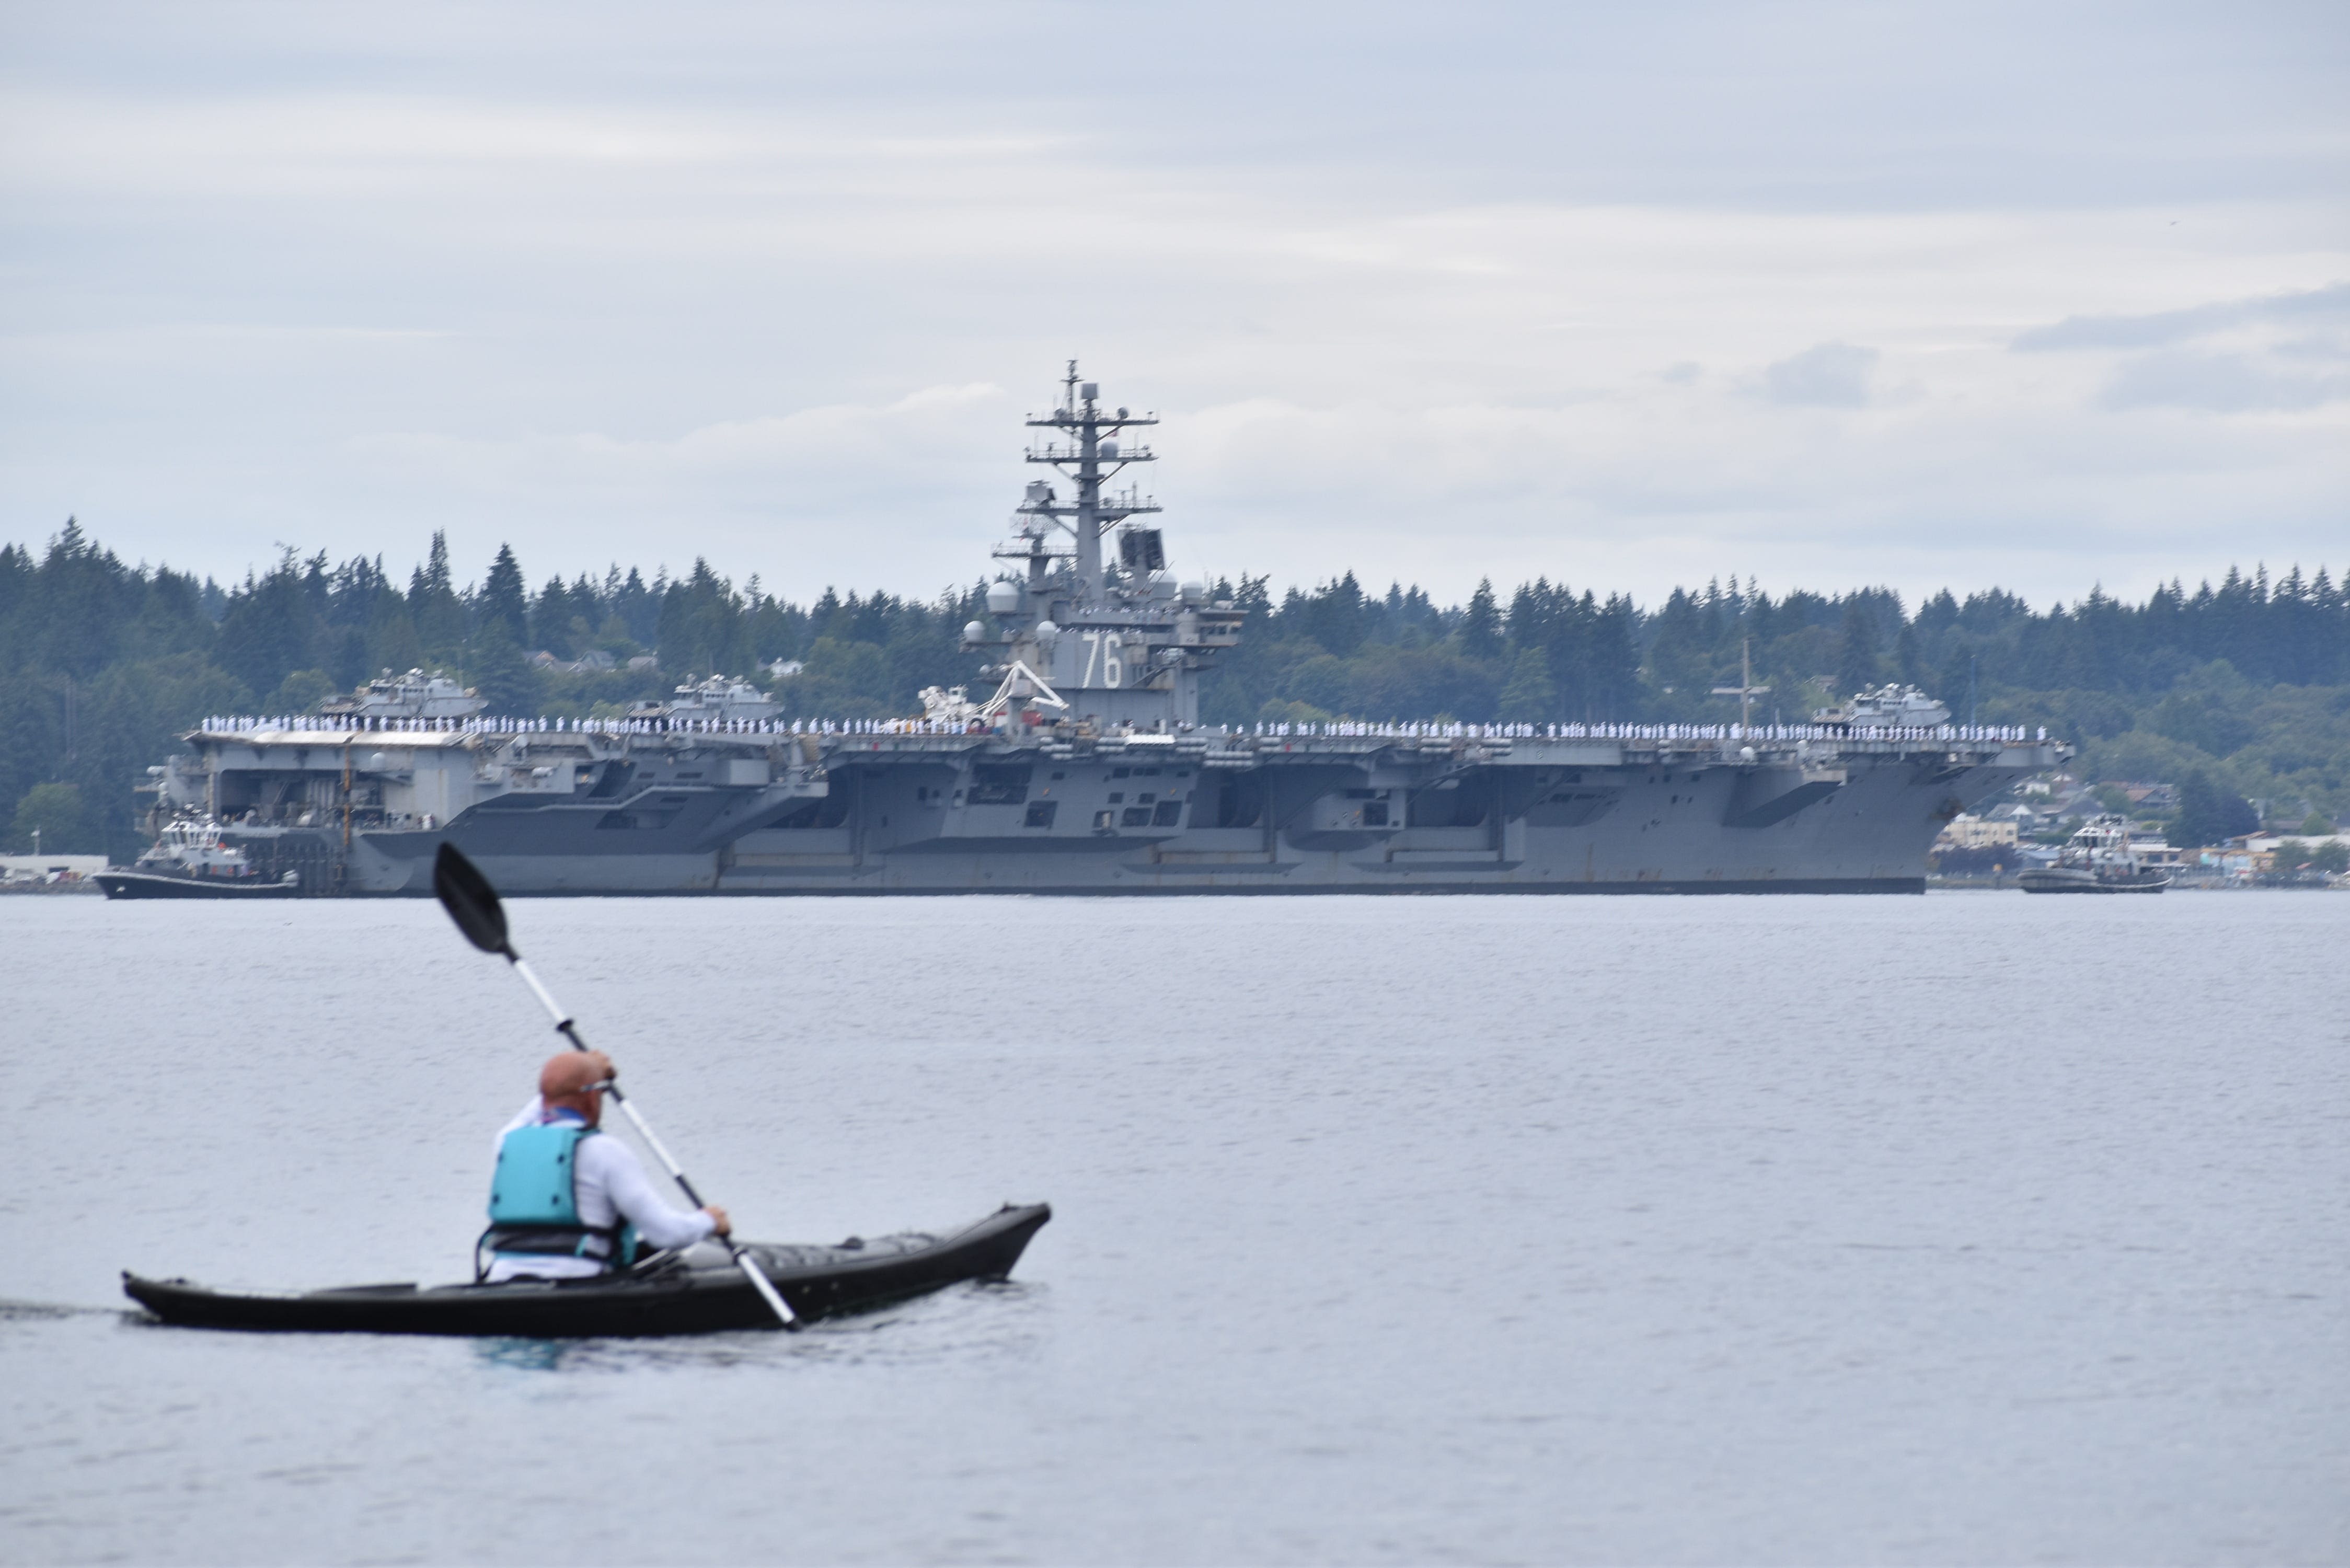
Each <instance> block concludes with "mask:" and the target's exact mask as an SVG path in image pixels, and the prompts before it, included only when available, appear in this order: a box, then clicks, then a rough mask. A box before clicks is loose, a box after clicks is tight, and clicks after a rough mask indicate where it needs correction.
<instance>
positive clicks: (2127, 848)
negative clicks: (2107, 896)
mask: <svg viewBox="0 0 2350 1568" xmlns="http://www.w3.org/2000/svg"><path fill="white" fill-rule="evenodd" d="M2129 826H2130V825H2129V818H2127V817H2126V816H2118V815H2114V814H2112V813H2110V812H2108V813H2106V814H2104V815H2098V816H2093V817H2091V818H2090V819H2089V820H2088V821H2087V822H2085V823H2083V824H2082V825H2081V830H2080V831H2079V832H2078V833H2075V834H2074V835H2073V836H2072V837H2071V838H2070V839H2069V840H2067V841H2066V842H2065V845H2064V850H2063V852H2062V853H2061V854H2059V855H2058V856H2057V857H2056V863H2055V864H2054V865H2053V866H2035V867H2033V868H2031V869H2030V870H2028V871H2025V872H2023V873H2022V875H2020V876H2019V877H2016V881H2017V882H2019V883H2020V884H2022V888H2023V890H2024V891H2025V892H2027V893H2159V892H2161V891H2162V890H2163V889H2164V888H2168V887H2169V886H2170V874H2169V873H2168V872H2167V871H2161V870H2158V869H2156V868H2155V867H2151V866H2148V865H2147V863H2146V862H2145V860H2144V859H2143V858H2142V857H2140V856H2139V854H2138V852H2137V846H2136V845H2134V844H2133V843H2131V842H2130V831H2129Z"/></svg>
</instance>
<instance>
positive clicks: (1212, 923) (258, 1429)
mask: <svg viewBox="0 0 2350 1568" xmlns="http://www.w3.org/2000/svg"><path fill="white" fill-rule="evenodd" d="M514 914H515V921H516V931H517V940H518V941H519V942H520V943H521V944H522V946H523V948H524V950H525V952H527V953H529V954H530V955H531V956H532V957H533V958H534V959H535V960H536V961H537V962H538V964H539V966H540V967H541V968H542V969H543V971H545V972H546V975H547V977H548V979H549V981H551V982H552V983H553V984H554V985H555V988H556V992H557V994H559V995H561V996H563V997H564V998H565V999H566V1001H567V1004H568V1005H570V1006H571V1007H573V1008H574V1009H576V1010H577V1012H578V1014H579V1016H580V1018H581V1020H582V1021H583V1025H584V1026H585V1027H586V1028H587V1031H588V1033H589V1036H590V1038H591V1039H593V1040H595V1041H597V1042H598V1043H599V1044H608V1045H609V1046H610V1047H611V1048H612V1050H613V1051H614V1053H615V1054H616V1055H618V1056H619V1059H620V1061H621V1064H622V1066H623V1069H624V1075H625V1078H626V1081H627V1082H628V1083H629V1086H630V1088H631V1090H632V1091H633V1093H634V1095H635V1096H636V1097H637V1100H638V1103H639V1105H640V1106H641V1107H642V1108H643V1109H644V1110H645V1111H646V1112H647V1114H648V1115H649V1116H650V1118H651V1119H652V1121H653V1124H654V1126H655V1127H657V1128H658V1129H659V1130H660V1131H661V1133H662V1134H663V1136H664V1137H666V1138H667V1139H668V1141H669V1142H670V1143H671V1144H672V1146H674V1147H676V1148H677V1149H678V1150H679V1151H680V1152H681V1156H682V1157H683V1158H685V1160H686V1163H687V1166H688V1168H689V1169H691V1170H692V1171H693V1173H694V1174H695V1176H696V1178H697V1179H699V1180H700V1181H701V1182H702V1184H703V1186H704V1188H705V1189H706V1190H708V1191H709V1192H710V1193H711V1194H712V1196H713V1197H715V1198H717V1199H719V1200H721V1201H723V1202H726V1203H728V1204H730V1205H731V1206H732V1207H733V1210H734V1211H735V1214H736V1216H737V1219H738V1221H739V1222H740V1223H741V1225H742V1227H743V1231H745V1233H747V1234H750V1235H754V1236H760V1237H768V1238H774V1239H778V1240H834V1239H837V1238H838V1237H841V1236H844V1235H847V1234H849V1233H851V1232H864V1233H868V1234H870V1233H874V1232H877V1231H887V1230H890V1229H895V1228H899V1227H904V1226H910V1225H922V1226H938V1225H945V1224H951V1223H954V1222H957V1221H961V1220H967V1219H971V1218H975V1217H977V1216H978V1215H979V1214H981V1213H983V1212H984V1211H986V1210H990V1209H992V1208H993V1207H994V1206H995V1205H996V1204H997V1203H998V1202H999V1201H1000V1200H1003V1199H1031V1198H1040V1197H1041V1198H1045V1199H1050V1200H1052V1202H1053V1203H1054V1204H1055V1209H1056V1210H1057V1217H1056V1218H1055V1220H1054V1222H1053V1223H1052V1224H1051V1225H1050V1226H1048V1227H1046V1229H1045V1231H1043V1232H1042V1233H1041V1234H1040V1235H1039V1236H1038V1238H1037V1240H1036V1241H1035V1245H1034V1246H1033V1247H1032V1248H1031V1249H1030V1251H1029V1252H1028V1255H1027V1258H1026V1260H1025V1261H1024V1263H1023V1265H1022V1267H1021V1269H1020V1271H1019V1272H1018V1274H1017V1275H1016V1276H1015V1280H1014V1283H1012V1284H1010V1285H1008V1286H1003V1287H994V1288H988V1287H978V1286H970V1287H963V1288H959V1289H956V1290H953V1291H950V1292H948V1293H943V1294H941V1295H939V1296H934V1297H931V1298H929V1299H927V1300H924V1301H920V1302H917V1303H910V1304H908V1305H904V1306H901V1307H899V1308H896V1309H893V1310H891V1311H889V1312H888V1313H885V1314H879V1315H877V1316H873V1317H868V1318H862V1319H857V1320H853V1321H847V1322H841V1323H836V1324H824V1325H820V1326H818V1327H816V1328H815V1329H814V1330H812V1331H811V1332H809V1333H807V1334H802V1335H798V1336H794V1337H785V1336H781V1335H769V1334H735V1335H726V1336H721V1337H715V1338H710V1339H702V1340H692V1341H669V1342H661V1343H643V1344H628V1343H613V1342H606V1343H594V1344H581V1345H550V1344H545V1343H536V1342H516V1341H506V1342H479V1343H476V1342H464V1341H455V1342H442V1341H418V1340H401V1339H394V1338H381V1339H375V1338H338V1337H331V1336H317V1337H273V1336H240V1335H232V1334H206V1333H198V1332H191V1331H186V1330H174V1329H166V1328H161V1327H157V1326H152V1325H149V1324H143V1323H141V1322H140V1321H138V1320H137V1319H136V1318H135V1317H133V1316H130V1315H126V1314H123V1313H121V1312H120V1311H118V1310H117V1309H118V1308H119V1307H120V1305H121V1304H122V1303H120V1298H119V1296H117V1295H116V1294H115V1289H116V1283H115V1282H116V1272H117V1271H118V1270H119V1269H121V1268H124V1267H136V1268H138V1269H139V1270H140V1272H154V1273H163V1274H172V1273H184V1274H187V1275H189V1276H191V1277H194V1278H199V1279H203V1280H205V1281H206V1282H212V1283H217V1284H227V1285H249V1286H289V1285H296V1284H302V1285H316V1284H329V1283H344V1282H356V1281H367V1280H385V1279H421V1280H425V1281H438V1280H445V1279H450V1278H453V1277H457V1276H458V1275H460V1274H462V1272H463V1271H464V1269H465V1267H466V1256H467V1248H468V1246H469V1244H470V1242H471V1240H472V1237H473V1232H474V1231H475V1229H476V1228H477V1227H478V1225H479V1222H480V1221H479V1214H480V1209H481V1204H482V1200H483V1194H484V1186H485V1182H486V1170H487V1163H488V1147H487V1146H488V1142H489V1139H490V1137H491V1135H492V1134H493V1133H494V1131H495V1129H496V1128H497V1127H498V1126H499V1125H500V1124H501V1123H502V1122H503V1121H504V1119H505V1117H506V1116H508V1115H509V1114H510V1113H511V1112H512V1111H513V1110H514V1108H515V1106H516V1105H517V1104H519V1103H520V1101H521V1099H522V1098H523V1097H524V1096H525V1094H526V1093H527V1090H528V1085H529V1082H530V1079H531V1077H532V1075H533V1072H534V1070H535V1067H536V1063H537V1061H538V1060H539V1058H540V1057H541V1055H543V1054H545V1052H546V1050H547V1049H548V1048H549V1041H548V1038H547V1036H546V1030H545V1026H544V1023H543V1021H542V1020H540V1019H539V1018H538V1017H537V1015H536V1012H534V1009H533V1006H532V1004H531V1002H530V1001H529V998H528V996H527V995H526V993H525V992H523V991H522V989H521V988H520V987H519V986H518V985H517V984H516V983H515V981H514V980H513V979H512V978H511V977H510V976H508V975H506V974H504V973H503V972H502V966H499V965H497V964H496V963H494V961H489V960H486V959H483V958H480V957H478V956H477V955H475V954H473V952H472V951H471V950H469V949H467V948H466V947H464V946H463V943H462V942H461V941H459V940H458V939H457V938H456V936H455V935H454V934H453V933H452V931H450V930H449V929H447V928H446V926H445V923H444V921H443V920H442V917H441V915H440V913H439V911H438V910H437V909H434V908H433V907H432V906H431V905H428V904H419V903H400V904H357V903H354V904H317V905H300V906H295V907H290V908H289V907H277V908H223V907H219V906H206V905H137V904H131V905H119V904H107V903H103V902H100V901H98V900H94V899H60V898H15V899H5V900H0V991H4V992H5V1022H0V1038H5V1042H6V1050H5V1060H6V1069H7V1070H6V1075H5V1095H6V1096H7V1101H6V1103H7V1107H8V1110H9V1112H10V1114H9V1116H8V1117H7V1122H6V1125H7V1128H8V1131H9V1134H10V1136H11V1138H12V1140H13V1143H14V1149H13V1154H14V1158H12V1159H11V1161H10V1167H11V1180H10V1181H9V1183H8V1188H7V1191H6V1192H5V1197H0V1260H5V1262H0V1296H5V1298H8V1299H9V1300H10V1301H13V1302H16V1303H44V1304H43V1305H41V1306H39V1307H28V1306H18V1307H15V1308H13V1309H8V1310H5V1312H0V1378H5V1387H6V1389H7V1398H6V1411H7V1417H8V1419H7V1421H6V1425H5V1429H4V1430H0V1558H5V1560H6V1561H9V1562H90V1561H100V1560H129V1561H137V1562H164V1561H172V1562H185V1561H207V1562H218V1561H237V1562H252V1563H283V1562H306V1563H307V1562H320V1563H347V1562H348V1563H375V1562H412V1561H428V1562H482V1563H489V1562H513V1561H532V1562H545V1561H554V1560H564V1561H571V1562H579V1563H606V1562H615V1563H617V1562H639V1561H669V1562H696V1563H698V1562H713V1563H714V1562H730V1563H731V1562H741V1561H746V1560H761V1561H784V1562H821V1563H929V1562H942V1561H957V1562H961V1561H1003V1562H1043V1563H1073V1562H1132V1563H1204V1562H1229V1561H1236V1560H1237V1561H1249V1562H1271V1563H1281V1562H1327V1561H1345V1562H1364V1563H1380V1562H1399V1561H1400V1562H1413V1563H1428V1562H1460V1561H1476V1562H1497V1561H1539V1562H1576V1561H1598V1562H1619V1563H1718V1562H1724V1561H1737V1562H1744V1563H1797V1562H1801V1563H1815V1562H1869V1563H1946V1562H1951V1561H1972V1562H1986V1561H1999V1562H2018V1563H2022V1562H2052V1563H2113V1562H2133V1563H2240V1562H2263V1563H2267V1562H2315V1561H2332V1562H2341V1561H2343V1560H2345V1558H2350V1332H2345V1331H2346V1330H2350V1310H2345V1308H2346V1307H2350V1217H2345V1214H2346V1213H2350V1209H2346V1208H2345V1201H2344V1199H2345V1195H2350V1182H2345V1176H2350V1139H2345V1136H2344V1134H2345V1127H2344V1120H2345V1107H2350V1094H2346V1093H2345V1089H2350V1082H2345V1080H2350V1052H2345V1044H2346V1043H2350V1041H2345V1033H2350V1024H2345V1012H2344V1009H2343V994H2344V993H2343V990H2342V986H2341V981H2340V975H2341V968H2342V958H2343V952H2344V948H2345V936H2350V899H2341V898H2329V897H2326V896H2324V895H2323V894H2275V895H2262V894H2243V895H2218V894H2207V895H2193V894H2173V895H2167V896H2165V897H2162V898H2146V899H2035V898H2024V897H2022V896H2021V895H2015V894H1989V893H1987V894H1954V895H1948V896H1939V895H1938V896H1931V897H1928V898H1845V899H1833V898H1705V899H1679V900H1676V899H1663V898H1658V899H1621V898H1485V899H1474V898H1390V899H1377V898H1311V899H1295V900H1284V899H1234V900H1224V901H1143V900H1091V901H1088V900H1078V899H978V898H965V899H904V900H887V901H823V900H780V899H779V900H748V901H726V902H703V901H688V900H649V901H633V902H632V901H584V900H583V901H575V902H532V903H524V904H518V905H516V906H515V907H514ZM54 1308H71V1309H74V1310H71V1311H58V1310H51V1309H54Z"/></svg>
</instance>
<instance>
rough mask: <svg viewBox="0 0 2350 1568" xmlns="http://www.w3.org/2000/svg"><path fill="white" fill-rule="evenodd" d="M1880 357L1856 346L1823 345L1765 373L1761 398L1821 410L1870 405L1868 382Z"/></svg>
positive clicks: (1869, 349) (1851, 344) (1783, 361)
mask: <svg viewBox="0 0 2350 1568" xmlns="http://www.w3.org/2000/svg"><path fill="white" fill-rule="evenodd" d="M1877 358H1879V356H1878V354H1877V350H1876V349H1874V348H1862V347H1861V346H1859V345H1858V344H1854V343H1822V344H1818V345H1816V346H1814V347H1813V348H1806V349H1804V351H1803V352H1802V353H1800V354H1797V355H1795V356H1794V357H1793V358H1786V359H1782V360H1780V361H1779V362H1778V363H1777V364H1775V365H1772V366H1769V367H1767V368H1765V369H1764V370H1763V396H1764V397H1765V398H1768V399H1769V400H1771V401H1773V402H1774V403H1793V404H1796V405H1798V406H1803V407H1809V408H1819V409H1862V408H1866V407H1867V406H1868V380H1869V377H1870V376H1871V375H1872V374H1874V373H1875V371H1876V369H1877Z"/></svg>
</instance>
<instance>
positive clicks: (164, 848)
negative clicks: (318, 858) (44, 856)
mask: <svg viewBox="0 0 2350 1568" xmlns="http://www.w3.org/2000/svg"><path fill="white" fill-rule="evenodd" d="M91 879H92V880H93V881H95V882H96V883H97V884H98V885H99V888H102V889H104V890H105V893H106V896H107V897H108V898H297V897H299V896H300V894H301V891H302V877H301V873H300V872H298V871H288V872H286V874H285V875H284V876H283V877H276V878H264V877H262V876H261V874H260V872H259V870H258V869H257V868H256V867H255V866H254V864H253V861H252V859H251V857H248V856H247V855H246V854H245V853H244V850H242V849H240V848H238V847H237V846H235V845H233V844H226V843H224V842H223V841H222V839H221V830H220V826H219V825H218V824H217V823H214V822H212V821H210V820H203V821H181V822H171V823H166V824H164V825H163V826H161V828H160V829H159V830H158V832H157V835H156V838H155V842H154V843H153V844H152V845H151V846H149V848H148V850H147V852H146V853H145V854H144V855H141V856H140V857H139V858H138V859H137V860H135V861H133V862H132V863H131V865H130V869H129V870H122V869H120V868H119V867H111V866H109V867H107V868H106V869H105V870H103V871H100V872H98V873H96V874H95V875H94V876H93V877H92V878H91Z"/></svg>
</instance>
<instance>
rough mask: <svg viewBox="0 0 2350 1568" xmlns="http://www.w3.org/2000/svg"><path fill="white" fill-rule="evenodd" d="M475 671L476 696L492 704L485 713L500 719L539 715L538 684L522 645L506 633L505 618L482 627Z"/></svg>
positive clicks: (477, 639) (477, 638)
mask: <svg viewBox="0 0 2350 1568" xmlns="http://www.w3.org/2000/svg"><path fill="white" fill-rule="evenodd" d="M472 666H473V668H472V670H470V671H469V673H470V674H471V675H472V676H473V691H474V694H475V695H476V696H478V697H480V698H481V700H482V701H484V702H486V703H488V704H489V706H488V707H487V708H485V709H484V710H483V711H484V712H486V713H489V714H491V715H493V716H494V717H499V718H517V719H518V718H527V717H530V716H531V715H534V714H536V712H537V711H538V707H539V704H538V690H537V683H536V681H535V680H533V679H532V676H531V669H530V662H529V660H528V659H525V657H524V654H523V650H522V644H520V643H518V642H516V641H515V639H514V634H513V633H512V632H510V631H508V630H507V629H506V623H505V619H504V617H494V618H490V619H488V620H485V621H484V622H483V623H482V629H481V631H480V632H479V633H478V634H477V635H476V636H475V637H474V639H473V659H472Z"/></svg>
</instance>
